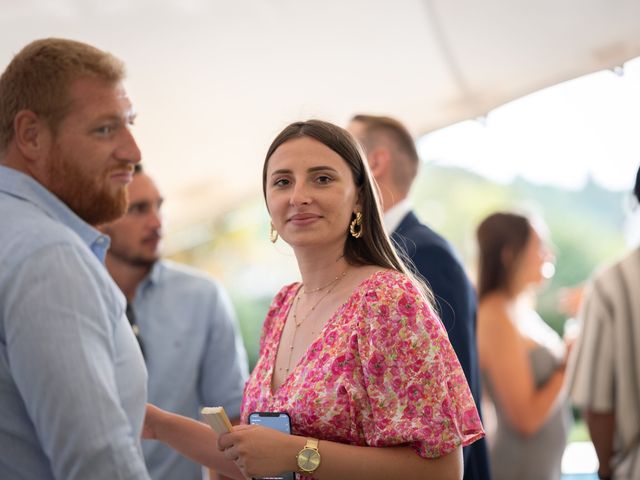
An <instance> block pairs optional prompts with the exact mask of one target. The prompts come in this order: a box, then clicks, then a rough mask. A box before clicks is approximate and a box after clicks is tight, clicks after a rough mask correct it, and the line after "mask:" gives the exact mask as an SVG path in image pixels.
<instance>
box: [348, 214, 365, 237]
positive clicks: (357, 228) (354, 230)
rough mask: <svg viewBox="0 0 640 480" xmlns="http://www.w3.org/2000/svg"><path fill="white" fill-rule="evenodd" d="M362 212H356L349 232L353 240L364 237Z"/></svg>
mask: <svg viewBox="0 0 640 480" xmlns="http://www.w3.org/2000/svg"><path fill="white" fill-rule="evenodd" d="M362 229H363V227H362V212H356V218H354V219H353V220H352V221H351V224H350V225H349V232H351V236H352V237H353V238H360V237H361V236H362Z"/></svg>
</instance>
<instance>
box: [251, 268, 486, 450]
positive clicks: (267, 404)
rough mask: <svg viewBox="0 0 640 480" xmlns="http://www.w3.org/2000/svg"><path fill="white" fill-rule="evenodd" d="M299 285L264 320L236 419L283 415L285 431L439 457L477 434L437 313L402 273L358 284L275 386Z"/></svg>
mask: <svg viewBox="0 0 640 480" xmlns="http://www.w3.org/2000/svg"><path fill="white" fill-rule="evenodd" d="M299 286H300V285H299V284H297V283H296V284H292V285H288V286H286V287H284V288H283V289H282V290H281V291H280V292H279V293H278V295H276V297H275V298H274V300H273V302H272V304H271V307H270V309H269V312H268V314H267V317H266V319H265V323H264V327H263V333H262V338H261V341H260V358H259V360H258V363H257V365H256V367H255V369H254V370H253V372H252V374H251V376H250V378H249V380H248V382H247V384H246V387H245V394H244V400H243V404H242V420H243V422H245V423H246V421H247V417H248V415H249V413H251V412H260V411H267V412H269V411H270V412H275V411H284V412H287V413H288V414H289V416H290V417H291V426H292V433H294V434H296V435H302V436H308V437H315V438H319V439H321V440H330V441H336V442H341V443H348V444H353V445H361V446H373V447H386V446H394V445H403V444H404V445H411V446H412V447H413V448H414V449H415V450H416V452H417V453H418V454H419V455H420V456H422V457H425V458H435V457H440V456H443V455H445V454H447V453H449V452H451V451H452V450H453V449H455V448H456V447H457V446H459V445H463V446H465V445H468V444H470V443H473V442H474V441H475V440H477V439H479V438H481V437H482V436H483V435H484V432H483V430H482V424H481V422H480V418H479V416H478V412H477V410H476V407H475V404H474V401H473V398H472V396H471V393H470V391H469V387H468V385H467V382H466V379H465V376H464V373H463V371H462V369H461V367H460V364H459V363H458V359H457V357H456V355H455V352H454V351H453V348H452V347H451V344H450V343H449V339H448V337H447V334H446V331H445V329H444V326H443V325H442V322H441V321H440V319H439V318H438V317H437V316H436V315H435V313H434V312H433V311H432V309H431V307H430V306H429V305H428V303H427V302H425V301H424V300H423V299H422V297H421V295H420V293H419V291H418V290H417V289H416V287H415V286H414V285H413V283H412V282H411V281H410V280H409V279H408V278H407V277H406V276H405V275H403V274H401V273H399V272H395V271H390V270H385V271H379V272H376V273H374V274H373V275H372V276H371V277H369V278H368V279H366V280H365V281H364V282H362V283H361V284H360V285H359V287H358V288H357V289H356V290H355V291H354V293H353V294H352V295H351V296H350V298H349V299H348V300H347V301H346V302H345V303H344V304H343V305H342V306H341V307H340V308H339V309H338V310H337V311H336V312H335V313H334V314H333V316H332V317H331V318H330V319H329V320H328V321H327V322H326V324H325V325H324V327H323V330H322V332H321V334H320V335H319V336H318V338H316V339H315V340H314V341H313V342H312V343H311V345H310V346H309V348H308V349H307V351H306V353H305V354H304V355H303V356H302V358H301V359H300V362H299V363H298V365H297V366H296V367H295V368H294V369H293V370H292V371H291V372H290V373H289V376H288V377H287V378H286V379H285V380H284V382H283V383H282V385H281V386H280V387H279V388H278V389H276V390H275V391H272V386H271V380H272V375H273V369H274V365H275V360H276V355H277V352H278V345H279V342H280V336H281V334H282V330H283V328H284V323H285V321H286V318H287V315H288V313H289V309H290V308H291V304H292V302H293V299H294V298H295V295H296V292H297V291H298V288H299Z"/></svg>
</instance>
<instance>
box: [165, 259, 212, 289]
mask: <svg viewBox="0 0 640 480" xmlns="http://www.w3.org/2000/svg"><path fill="white" fill-rule="evenodd" d="M156 268H158V269H159V270H160V272H159V275H160V281H161V282H162V283H167V284H172V287H173V286H175V287H177V286H181V287H182V288H181V289H185V290H191V291H193V290H194V289H195V290H196V291H202V290H204V291H207V292H211V291H218V290H219V289H220V288H222V286H221V285H220V282H219V281H218V280H217V279H216V278H214V277H213V276H212V275H210V274H209V273H207V272H203V271H202V270H198V269H197V268H194V267H191V266H189V265H184V264H182V263H178V262H174V261H172V260H167V259H162V260H159V261H158V264H157V266H156Z"/></svg>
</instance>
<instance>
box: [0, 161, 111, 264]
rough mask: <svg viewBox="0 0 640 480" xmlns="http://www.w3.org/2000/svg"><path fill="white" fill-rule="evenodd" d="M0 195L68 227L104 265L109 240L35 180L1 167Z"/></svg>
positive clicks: (11, 169)
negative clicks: (21, 203)
mask: <svg viewBox="0 0 640 480" xmlns="http://www.w3.org/2000/svg"><path fill="white" fill-rule="evenodd" d="M0 192H5V193H7V194H8V195H11V196H13V197H16V198H20V199H22V200H25V201H27V202H29V203H31V204H32V205H35V206H36V207H38V208H39V209H40V210H42V211H43V212H44V213H45V214H46V215H47V216H48V217H51V218H53V219H54V220H57V221H59V222H60V223H62V224H63V225H66V226H67V227H69V228H70V229H71V230H73V231H74V232H75V233H76V234H77V235H78V236H79V237H80V239H81V240H82V242H83V243H85V244H86V245H87V246H88V247H89V249H91V251H92V252H93V254H94V255H95V256H96V257H97V258H98V259H99V260H100V262H102V263H104V257H105V255H106V253H107V249H108V248H109V245H110V243H111V240H110V239H109V237H108V236H106V235H104V234H102V233H101V232H100V231H99V230H97V229H96V228H94V227H92V226H91V225H89V224H88V223H87V222H85V221H84V220H82V219H81V218H80V217H79V216H78V215H76V214H75V213H74V212H73V210H71V209H70V208H69V207H68V206H67V205H66V204H65V203H64V202H63V201H62V200H60V199H59V198H58V197H56V196H55V195H54V194H53V193H51V192H50V191H49V190H47V189H46V188H45V187H44V186H42V185H41V184H40V183H39V182H37V181H36V180H35V179H34V178H33V177H30V176H29V175H25V174H24V173H22V172H19V171H18V170H15V169H13V168H10V167H5V166H3V165H0Z"/></svg>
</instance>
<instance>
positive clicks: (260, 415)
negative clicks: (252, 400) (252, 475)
mask: <svg viewBox="0 0 640 480" xmlns="http://www.w3.org/2000/svg"><path fill="white" fill-rule="evenodd" d="M249 424H251V425H262V426H263V427H269V428H273V429H274V430H279V431H280V432H283V433H291V420H290V419H289V415H288V414H287V413H285V412H254V413H252V414H250V415H249ZM256 480H258V479H256ZM259 480H295V473H293V472H286V473H281V474H280V475H274V476H270V477H260V479H259Z"/></svg>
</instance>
